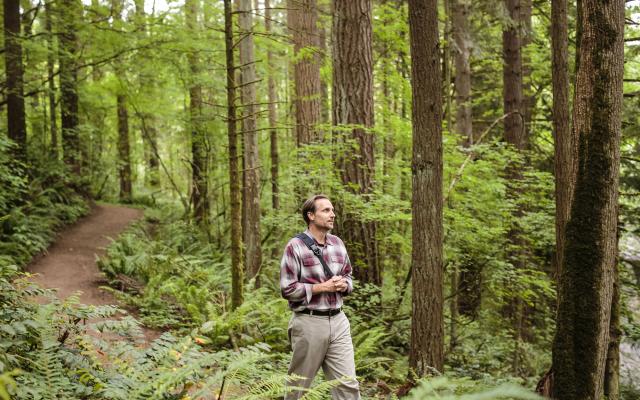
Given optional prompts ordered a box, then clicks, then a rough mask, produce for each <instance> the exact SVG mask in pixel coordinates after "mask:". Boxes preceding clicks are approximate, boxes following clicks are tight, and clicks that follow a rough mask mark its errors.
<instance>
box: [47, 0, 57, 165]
mask: <svg viewBox="0 0 640 400" xmlns="http://www.w3.org/2000/svg"><path fill="white" fill-rule="evenodd" d="M44 9H45V11H44V16H45V17H44V18H45V27H44V29H45V30H46V32H47V75H48V79H47V80H48V83H49V132H50V134H51V144H50V148H51V154H52V155H53V157H54V158H55V159H57V158H58V155H59V149H58V118H57V116H56V83H55V76H54V67H55V53H54V35H53V22H52V19H53V15H52V14H53V0H49V1H47V2H45V4H44Z"/></svg>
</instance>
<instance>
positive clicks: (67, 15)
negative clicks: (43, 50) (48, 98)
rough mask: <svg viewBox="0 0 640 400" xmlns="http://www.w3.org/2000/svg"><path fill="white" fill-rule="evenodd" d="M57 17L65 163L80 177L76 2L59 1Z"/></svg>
mask: <svg viewBox="0 0 640 400" xmlns="http://www.w3.org/2000/svg"><path fill="white" fill-rule="evenodd" d="M57 11H58V13H57V15H58V16H59V17H60V18H59V20H60V34H59V36H58V39H59V45H58V50H59V56H58V59H59V71H60V112H61V118H60V122H61V123H60V128H61V131H62V149H63V159H64V162H65V163H66V164H67V165H69V166H70V168H71V171H72V172H73V173H74V174H76V175H80V170H81V151H80V134H79V132H78V124H79V119H78V109H79V99H78V60H77V58H78V40H77V37H76V29H77V28H76V24H77V23H78V21H79V20H80V19H81V18H82V3H80V1H79V0H62V1H61V2H60V3H59V4H58V7H57Z"/></svg>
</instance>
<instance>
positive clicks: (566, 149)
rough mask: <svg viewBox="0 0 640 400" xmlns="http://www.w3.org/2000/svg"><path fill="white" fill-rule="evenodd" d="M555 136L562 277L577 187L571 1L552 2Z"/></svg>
mask: <svg viewBox="0 0 640 400" xmlns="http://www.w3.org/2000/svg"><path fill="white" fill-rule="evenodd" d="M551 46H552V52H553V54H552V91H553V135H554V139H555V147H554V149H555V156H554V170H555V184H556V186H555V194H556V259H555V274H556V277H558V276H560V266H561V265H562V254H563V252H564V234H565V227H566V224H567V221H568V220H569V211H570V207H571V197H572V195H573V186H574V185H575V171H576V163H575V159H576V155H575V152H576V150H577V139H576V137H575V135H574V132H575V131H572V130H571V126H570V114H569V33H568V22H567V0H553V1H552V2H551Z"/></svg>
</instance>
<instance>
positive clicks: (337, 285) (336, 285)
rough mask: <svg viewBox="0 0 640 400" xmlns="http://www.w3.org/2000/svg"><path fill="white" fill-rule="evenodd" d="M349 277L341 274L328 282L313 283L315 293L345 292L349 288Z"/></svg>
mask: <svg viewBox="0 0 640 400" xmlns="http://www.w3.org/2000/svg"><path fill="white" fill-rule="evenodd" d="M348 287H349V286H348V284H347V279H346V278H343V277H342V276H340V275H335V276H333V277H332V278H331V279H329V280H328V281H326V282H323V283H318V284H315V285H313V289H312V290H313V293H314V294H317V293H335V292H344V291H345V290H347V288H348Z"/></svg>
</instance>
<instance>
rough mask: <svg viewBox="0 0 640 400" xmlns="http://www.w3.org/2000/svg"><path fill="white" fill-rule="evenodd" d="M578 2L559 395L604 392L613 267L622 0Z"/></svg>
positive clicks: (556, 356)
mask: <svg viewBox="0 0 640 400" xmlns="http://www.w3.org/2000/svg"><path fill="white" fill-rule="evenodd" d="M580 3H581V10H580V13H579V15H578V30H579V32H581V34H580V39H579V41H578V49H579V53H580V57H579V63H578V65H577V77H576V89H575V102H574V111H573V130H574V132H575V135H576V136H577V140H578V152H577V171H576V184H575V189H574V195H573V201H572V203H571V211H570V216H569V221H568V222H567V226H566V232H565V247H564V254H563V256H562V260H563V263H562V266H561V273H560V281H559V287H558V290H559V299H560V302H559V305H558V317H557V327H556V335H555V338H554V343H553V370H554V395H555V397H556V398H558V399H560V400H574V399H575V400H578V399H580V400H585V399H586V400H599V399H601V398H602V396H603V392H604V377H605V365H606V358H607V352H608V348H609V343H610V332H609V330H610V322H611V310H612V304H613V297H614V282H615V275H616V274H615V271H616V270H615V263H616V250H617V237H616V230H617V217H618V176H619V164H620V132H621V112H622V78H623V67H624V65H623V62H624V42H623V39H624V38H623V34H624V0H612V1H609V2H600V1H597V0H582V1H581V2H580Z"/></svg>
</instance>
